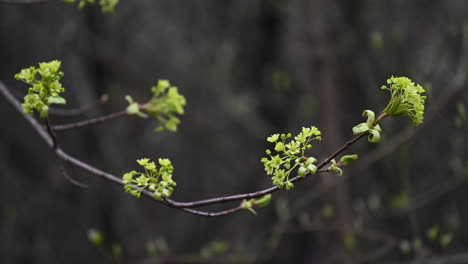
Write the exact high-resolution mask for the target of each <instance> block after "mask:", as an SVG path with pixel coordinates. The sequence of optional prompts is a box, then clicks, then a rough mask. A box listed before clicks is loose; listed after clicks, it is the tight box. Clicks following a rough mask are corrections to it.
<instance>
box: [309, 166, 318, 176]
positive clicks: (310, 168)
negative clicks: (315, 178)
mask: <svg viewBox="0 0 468 264" xmlns="http://www.w3.org/2000/svg"><path fill="white" fill-rule="evenodd" d="M307 171H308V172H309V173H310V174H315V173H317V166H315V165H314V164H309V165H307Z"/></svg>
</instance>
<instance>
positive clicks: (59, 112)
mask: <svg viewBox="0 0 468 264" xmlns="http://www.w3.org/2000/svg"><path fill="white" fill-rule="evenodd" d="M108 101H109V95H107V94H103V95H102V96H101V97H100V98H99V100H98V101H96V102H94V103H91V104H88V105H85V106H83V107H79V108H72V109H63V108H50V109H49V115H54V116H64V117H72V116H78V115H81V114H84V113H86V112H89V111H91V110H93V109H95V108H96V107H98V106H100V105H103V104H105V103H107V102H108Z"/></svg>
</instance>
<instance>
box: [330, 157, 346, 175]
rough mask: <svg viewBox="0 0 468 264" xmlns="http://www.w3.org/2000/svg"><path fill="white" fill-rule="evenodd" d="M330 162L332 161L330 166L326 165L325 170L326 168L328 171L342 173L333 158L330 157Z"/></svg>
mask: <svg viewBox="0 0 468 264" xmlns="http://www.w3.org/2000/svg"><path fill="white" fill-rule="evenodd" d="M331 163H332V164H331V165H330V167H328V169H327V170H328V171H329V172H337V173H338V176H341V175H343V171H342V170H341V168H340V167H338V166H337V165H336V161H335V159H332V160H331Z"/></svg>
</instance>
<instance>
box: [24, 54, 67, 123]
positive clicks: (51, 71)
mask: <svg viewBox="0 0 468 264" xmlns="http://www.w3.org/2000/svg"><path fill="white" fill-rule="evenodd" d="M60 65H61V62H60V61H58V60H53V61H51V62H41V63H39V68H36V67H34V66H31V67H29V68H26V69H22V70H21V72H19V73H17V74H15V79H16V80H19V81H22V82H25V83H27V84H29V85H31V87H30V88H29V89H28V94H27V95H26V96H25V97H24V103H23V104H21V106H22V107H23V110H24V112H26V113H28V114H31V115H32V114H33V112H34V109H35V110H36V111H37V112H39V114H40V116H41V117H42V118H46V117H48V115H49V106H50V105H51V104H65V103H66V101H65V99H64V98H63V97H61V96H60V93H62V92H64V91H65V89H64V88H63V87H62V84H61V83H60V79H61V78H62V77H63V72H61V71H59V69H60Z"/></svg>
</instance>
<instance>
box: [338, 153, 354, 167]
mask: <svg viewBox="0 0 468 264" xmlns="http://www.w3.org/2000/svg"><path fill="white" fill-rule="evenodd" d="M358 158H359V157H358V155H357V154H353V155H345V156H343V157H341V159H340V162H341V163H343V165H349V164H351V163H353V162H355V161H356V160H357V159H358Z"/></svg>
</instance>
